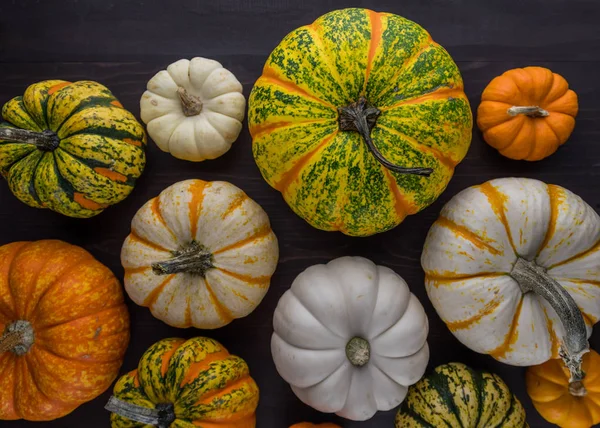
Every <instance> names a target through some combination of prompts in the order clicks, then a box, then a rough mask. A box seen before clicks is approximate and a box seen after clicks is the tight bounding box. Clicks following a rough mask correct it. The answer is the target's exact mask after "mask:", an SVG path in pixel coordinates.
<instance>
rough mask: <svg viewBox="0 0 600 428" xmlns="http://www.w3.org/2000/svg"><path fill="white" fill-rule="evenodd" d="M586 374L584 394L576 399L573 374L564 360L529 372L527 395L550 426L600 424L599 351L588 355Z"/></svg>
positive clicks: (582, 427)
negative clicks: (570, 381) (572, 382)
mask: <svg viewBox="0 0 600 428" xmlns="http://www.w3.org/2000/svg"><path fill="white" fill-rule="evenodd" d="M583 371H584V372H585V378H584V379H583V381H582V383H583V389H584V393H583V395H582V396H573V395H572V394H571V393H570V391H569V377H570V375H569V371H568V370H567V369H566V367H565V366H564V364H563V362H562V361H561V360H558V359H557V360H550V361H546V362H545V363H544V364H539V365H537V366H533V367H529V368H528V369H527V373H526V375H525V380H526V384H527V394H529V397H530V398H531V401H532V402H533V405H534V406H535V409H536V410H537V411H538V412H539V413H540V415H542V417H543V418H544V419H546V420H547V421H548V422H551V423H553V424H556V425H558V426H560V427H562V428H589V427H591V426H593V425H596V424H598V423H600V355H598V353H597V352H596V351H593V350H592V351H590V352H589V353H588V354H585V355H584V357H583Z"/></svg>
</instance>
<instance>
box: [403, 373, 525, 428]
mask: <svg viewBox="0 0 600 428" xmlns="http://www.w3.org/2000/svg"><path fill="white" fill-rule="evenodd" d="M527 426H528V425H527V422H526V421H525V411H524V410H523V406H522V405H521V403H520V402H519V400H518V399H517V397H515V396H514V395H513V394H512V393H511V392H510V391H509V389H508V386H506V384H505V383H504V381H503V380H502V379H500V377H499V376H497V375H495V374H492V373H487V372H477V371H475V370H472V369H470V368H469V367H467V366H465V365H464V364H461V363H450V364H444V365H441V366H439V367H436V369H435V370H434V372H433V373H431V374H430V375H429V376H427V377H425V378H423V379H421V380H420V381H419V382H418V383H417V384H415V385H413V386H412V387H410V389H409V392H408V396H407V397H406V400H405V401H404V403H403V404H402V407H401V408H400V410H399V411H398V415H397V416H396V428H431V427H452V428H458V427H461V428H522V427H527Z"/></svg>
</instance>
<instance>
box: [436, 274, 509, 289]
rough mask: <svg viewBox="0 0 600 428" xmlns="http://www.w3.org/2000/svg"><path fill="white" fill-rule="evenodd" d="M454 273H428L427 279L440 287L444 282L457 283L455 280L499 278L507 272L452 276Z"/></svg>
mask: <svg viewBox="0 0 600 428" xmlns="http://www.w3.org/2000/svg"><path fill="white" fill-rule="evenodd" d="M452 275H453V274H451V273H449V272H448V273H445V274H442V275H438V274H436V273H432V274H430V273H426V274H425V281H431V282H432V284H431V285H433V286H434V287H439V286H440V285H444V284H451V283H455V282H459V281H467V280H469V279H475V278H486V279H491V278H498V277H500V276H506V275H507V274H505V273H497V272H483V273H476V274H472V275H455V276H452Z"/></svg>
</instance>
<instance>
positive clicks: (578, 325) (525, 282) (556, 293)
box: [510, 258, 590, 383]
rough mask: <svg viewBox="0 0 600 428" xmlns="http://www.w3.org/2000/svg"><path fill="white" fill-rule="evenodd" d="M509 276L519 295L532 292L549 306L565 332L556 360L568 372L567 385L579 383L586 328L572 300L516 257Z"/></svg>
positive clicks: (551, 280) (537, 269) (539, 270)
mask: <svg viewBox="0 0 600 428" xmlns="http://www.w3.org/2000/svg"><path fill="white" fill-rule="evenodd" d="M510 276H511V277H512V278H513V279H515V280H516V281H517V283H518V284H519V286H520V287H521V290H522V291H523V293H527V292H530V291H533V292H534V293H536V294H537V295H539V296H541V297H543V298H544V299H545V300H546V301H547V302H548V303H549V304H550V306H552V309H554V311H555V312H556V315H558V317H559V318H560V321H561V323H562V325H563V327H564V329H565V335H564V337H562V338H561V339H562V343H561V346H560V350H559V353H560V357H561V358H562V360H563V362H564V364H565V366H567V368H568V369H569V373H570V374H571V378H570V379H569V382H570V383H575V382H579V381H582V380H583V378H584V377H585V373H584V372H583V369H582V364H583V355H584V354H585V353H586V352H589V350H590V347H589V343H588V341H587V329H586V327H585V321H584V319H583V315H582V314H581V311H580V310H579V307H578V306H577V303H575V300H573V298H572V297H571V295H570V294H569V293H568V292H567V290H565V289H564V288H563V287H562V285H560V284H559V283H558V281H556V280H555V279H554V278H552V277H551V276H550V275H548V274H547V273H546V270H545V269H544V268H542V267H540V266H538V265H537V264H536V263H535V262H530V261H528V260H525V259H522V258H518V259H517V262H516V263H515V265H514V266H513V269H512V272H511V273H510Z"/></svg>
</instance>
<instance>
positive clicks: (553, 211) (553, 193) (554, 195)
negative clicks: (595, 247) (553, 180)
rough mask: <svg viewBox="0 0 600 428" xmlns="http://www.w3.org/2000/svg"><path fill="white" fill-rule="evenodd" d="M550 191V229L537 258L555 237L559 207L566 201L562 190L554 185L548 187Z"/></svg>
mask: <svg viewBox="0 0 600 428" xmlns="http://www.w3.org/2000/svg"><path fill="white" fill-rule="evenodd" d="M546 188H547V191H548V198H549V199H550V222H549V223H548V229H547V230H546V236H545V237H544V242H542V245H540V249H539V250H538V252H537V254H536V257H537V256H539V255H540V253H541V252H542V250H543V249H544V248H546V246H547V245H548V242H550V240H551V239H552V236H554V232H555V231H556V220H557V219H558V207H559V205H560V204H561V203H563V201H564V194H563V192H562V189H561V188H560V187H558V186H555V185H553V184H548V185H546Z"/></svg>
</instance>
